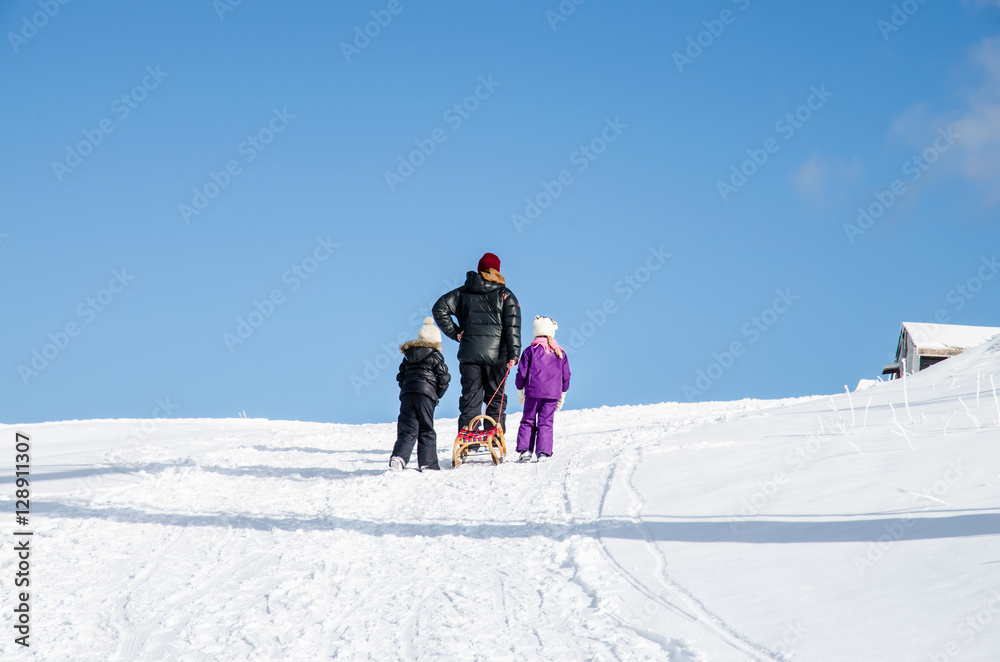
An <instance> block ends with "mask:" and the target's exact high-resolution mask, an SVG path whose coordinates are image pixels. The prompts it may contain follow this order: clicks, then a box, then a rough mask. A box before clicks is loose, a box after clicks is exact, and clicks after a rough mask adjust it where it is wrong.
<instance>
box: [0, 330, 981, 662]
mask: <svg viewBox="0 0 1000 662" xmlns="http://www.w3.org/2000/svg"><path fill="white" fill-rule="evenodd" d="M994 374H996V375H997V376H998V377H1000V349H998V346H997V345H995V344H994V345H992V346H990V347H982V348H978V349H976V350H972V351H970V352H967V353H966V354H964V355H962V356H959V357H956V358H954V359H949V360H948V361H946V362H944V363H942V364H940V365H938V366H935V367H934V368H932V369H930V370H927V371H925V372H924V373H921V374H920V375H918V376H914V377H911V378H909V381H908V384H907V385H906V389H907V390H906V392H905V393H904V391H903V385H902V384H901V383H898V382H897V383H890V384H882V385H879V386H877V387H875V388H874V389H871V390H869V391H864V392H858V393H853V394H851V395H848V394H844V393H841V394H840V395H837V396H833V397H830V396H823V397H813V398H803V399H797V400H784V401H772V402H763V401H741V402H732V403H703V404H676V403H674V404H662V405H651V406H642V407H617V408H602V409H598V410H585V411H564V412H560V414H558V416H557V419H556V446H555V455H554V457H553V458H552V460H551V461H549V462H547V463H540V464H535V463H530V464H518V463H515V462H506V463H504V464H501V465H500V466H497V467H494V466H493V465H492V464H490V463H489V460H488V455H482V456H474V457H473V458H472V460H470V462H468V463H467V464H465V465H463V466H462V467H460V468H459V469H457V470H452V469H450V467H449V468H446V469H445V470H443V471H441V472H428V473H424V474H421V473H419V472H417V471H414V470H406V471H403V472H399V473H389V472H387V471H386V469H387V461H388V456H389V450H390V448H391V446H392V441H393V435H394V426H393V425H391V424H384V425H361V426H348V425H330V424H314V423H299V422H278V421H266V420H253V419H251V420H246V419H235V420H190V419H183V420H182V419H178V420H164V419H159V420H156V421H151V422H150V421H147V422H146V429H147V430H150V429H151V431H150V432H148V433H146V432H143V433H142V434H141V435H136V434H135V432H134V431H135V428H136V425H137V423H138V422H137V421H130V420H112V421H71V422H63V423H46V424H39V425H25V426H0V435H6V436H8V437H9V438H11V439H13V436H14V432H15V430H17V431H21V432H23V433H26V434H28V435H29V436H30V437H31V439H32V445H33V449H34V451H33V456H32V476H33V481H32V489H33V495H32V528H33V529H34V531H35V540H34V543H33V544H34V545H35V548H34V550H33V556H32V563H33V565H32V570H33V575H32V581H33V584H32V589H33V593H32V639H31V641H32V646H31V648H30V649H24V648H23V647H21V646H16V645H13V644H12V643H11V641H12V639H13V636H12V635H11V634H10V633H12V631H13V630H12V625H13V623H12V617H11V614H12V612H11V609H10V608H9V600H10V599H11V595H12V586H11V583H10V582H11V578H12V577H13V573H14V569H15V558H14V555H13V553H12V546H11V545H9V544H4V545H3V553H2V556H0V586H2V588H3V596H4V597H3V600H4V603H3V604H4V608H3V611H2V615H0V626H2V629H3V631H4V632H6V633H7V635H5V636H4V637H3V639H0V652H2V653H3V658H4V659H15V660H16V659H38V660H270V659H291V660H315V659H330V658H333V659H345V660H359V659H372V660H629V661H631V660H668V661H670V662H694V661H712V662H714V661H725V662H728V661H745V660H791V659H805V660H846V659H850V660H925V659H928V660H929V659H934V655H937V654H938V653H940V654H942V655H944V654H946V651H952V653H948V655H949V657H948V658H947V659H954V660H960V659H966V660H984V659H992V657H991V656H992V655H993V654H994V653H995V651H997V650H1000V557H998V556H997V552H996V550H997V549H998V548H1000V547H998V545H997V540H996V538H997V536H998V535H1000V509H998V508H997V503H998V497H1000V479H998V472H1000V446H998V442H1000V414H998V413H997V403H996V402H994V398H993V396H992V394H991V392H990V391H989V390H988V388H989V387H984V386H983V384H989V379H990V377H991V376H993V375H994ZM977 389H979V390H980V391H981V397H980V398H979V401H978V403H977V398H976V391H977ZM907 405H909V406H908V407H907ZM907 411H909V413H907ZM517 423H518V420H517V416H516V415H514V416H511V417H509V425H510V429H511V436H512V435H513V433H514V431H515V430H516V426H517ZM455 425H456V423H455V421H454V420H441V421H438V437H439V454H440V458H441V463H442V466H445V467H448V465H449V464H450V463H449V461H448V458H449V454H450V442H451V440H452V438H453V435H454V429H455ZM911 446H912V449H911ZM509 457H511V459H513V453H512V454H511V455H510V456H509ZM0 481H2V493H0V498H2V499H3V500H4V501H5V502H7V507H6V510H7V511H8V512H10V511H12V510H13V502H12V501H13V484H12V481H13V477H12V475H11V473H10V471H9V470H7V472H6V473H4V474H0ZM970 619H971V621H970ZM938 659H941V658H940V657H938Z"/></svg>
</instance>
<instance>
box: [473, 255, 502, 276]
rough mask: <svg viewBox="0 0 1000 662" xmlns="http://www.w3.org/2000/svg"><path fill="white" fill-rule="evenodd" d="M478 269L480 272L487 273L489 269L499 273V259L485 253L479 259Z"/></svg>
mask: <svg viewBox="0 0 1000 662" xmlns="http://www.w3.org/2000/svg"><path fill="white" fill-rule="evenodd" d="M478 269H479V271H480V272H483V271H489V270H490V269H496V270H497V271H500V258H498V257H497V256H496V255H494V254H493V253H487V254H486V255H484V256H482V257H481V258H479V267H478Z"/></svg>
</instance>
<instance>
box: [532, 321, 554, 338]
mask: <svg viewBox="0 0 1000 662" xmlns="http://www.w3.org/2000/svg"><path fill="white" fill-rule="evenodd" d="M558 328H559V325H558V324H556V321H555V320H554V319H551V318H549V317H542V316H541V315H535V323H534V324H532V325H531V332H532V333H534V334H535V337H536V338H537V337H538V336H548V337H549V338H555V337H556V329H558Z"/></svg>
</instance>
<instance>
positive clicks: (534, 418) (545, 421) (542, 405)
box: [517, 395, 559, 455]
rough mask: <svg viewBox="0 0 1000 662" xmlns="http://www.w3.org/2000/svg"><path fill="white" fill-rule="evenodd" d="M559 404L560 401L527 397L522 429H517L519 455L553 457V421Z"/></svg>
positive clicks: (522, 417)
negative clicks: (532, 453) (526, 452)
mask: <svg viewBox="0 0 1000 662" xmlns="http://www.w3.org/2000/svg"><path fill="white" fill-rule="evenodd" d="M558 404H559V401H558V400H549V399H546V398H533V397H531V396H530V395H528V396H525V398H524V413H523V414H522V415H521V427H519V428H518V429H517V452H518V453H523V452H524V451H532V452H534V453H535V454H536V455H552V419H553V418H555V415H556V406H557V405H558Z"/></svg>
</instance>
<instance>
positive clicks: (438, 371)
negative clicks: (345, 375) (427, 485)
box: [389, 317, 451, 471]
mask: <svg viewBox="0 0 1000 662" xmlns="http://www.w3.org/2000/svg"><path fill="white" fill-rule="evenodd" d="M399 349H400V351H401V352H403V362H402V363H400V364H399V374H397V375H396V381H397V382H398V383H399V420H398V421H397V422H396V445H395V446H393V449H392V455H391V456H390V458H389V468H390V469H397V470H398V469H403V468H404V467H405V466H406V464H407V462H409V461H410V455H411V454H412V453H413V446H414V444H416V445H417V466H419V467H420V470H421V471H423V470H424V469H440V468H441V467H440V465H439V464H438V458H437V433H435V432H434V408H435V407H437V404H438V401H439V400H441V397H442V396H444V393H445V391H447V390H448V383H449V382H450V381H451V375H450V374H449V373H448V366H447V365H446V364H445V362H444V356H443V355H442V354H441V333H440V332H439V331H438V330H437V329H436V328H435V327H434V320H432V319H431V318H430V317H428V318H427V319H425V320H424V325H423V326H422V327H420V331H419V333H418V334H417V340H411V341H409V342H406V343H403V344H402V345H400V347H399Z"/></svg>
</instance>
